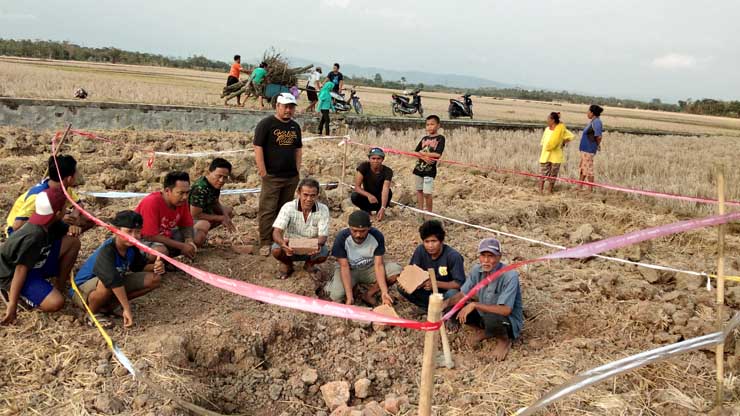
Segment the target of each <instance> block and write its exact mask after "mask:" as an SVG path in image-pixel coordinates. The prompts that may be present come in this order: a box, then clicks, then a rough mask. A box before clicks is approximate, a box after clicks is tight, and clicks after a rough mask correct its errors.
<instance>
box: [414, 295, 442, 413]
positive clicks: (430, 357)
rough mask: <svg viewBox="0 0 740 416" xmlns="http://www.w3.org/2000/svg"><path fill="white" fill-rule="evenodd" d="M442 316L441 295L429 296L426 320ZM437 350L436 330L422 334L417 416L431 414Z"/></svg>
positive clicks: (432, 320)
mask: <svg viewBox="0 0 740 416" xmlns="http://www.w3.org/2000/svg"><path fill="white" fill-rule="evenodd" d="M441 318H442V295H440V294H439V293H434V294H432V295H431V296H429V309H427V321H429V322H439V320H440V319H441ZM436 350H437V331H427V333H426V334H424V355H423V357H422V361H421V389H420V390H419V416H431V414H432V393H434V367H435V362H434V357H435V356H436Z"/></svg>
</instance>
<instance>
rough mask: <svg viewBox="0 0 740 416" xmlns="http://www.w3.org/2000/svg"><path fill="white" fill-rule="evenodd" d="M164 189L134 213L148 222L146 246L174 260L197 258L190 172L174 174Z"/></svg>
mask: <svg viewBox="0 0 740 416" xmlns="http://www.w3.org/2000/svg"><path fill="white" fill-rule="evenodd" d="M163 185H164V189H163V190H161V191H155V192H152V193H151V194H149V195H147V196H146V197H144V199H142V200H141V202H139V205H138V206H137V207H136V209H135V210H134V211H136V212H137V213H139V214H140V215H141V216H142V218H143V219H144V225H143V227H142V229H141V236H142V237H143V238H144V240H145V242H144V244H146V245H148V246H150V247H152V248H154V249H157V247H158V246H160V245H164V247H163V250H162V252H163V253H164V254H167V255H169V256H171V257H175V256H178V255H180V254H183V255H185V256H187V257H188V258H190V259H193V258H195V254H196V253H197V251H198V247H197V246H196V244H195V241H194V239H193V217H192V215H191V214H190V208H189V206H188V194H189V193H190V176H189V175H188V174H187V172H170V173H168V174H167V176H165V178H164V183H163Z"/></svg>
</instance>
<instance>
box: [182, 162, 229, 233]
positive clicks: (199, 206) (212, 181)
mask: <svg viewBox="0 0 740 416" xmlns="http://www.w3.org/2000/svg"><path fill="white" fill-rule="evenodd" d="M229 175H231V163H229V161H227V160H226V159H222V158H220V157H217V158H215V159H213V161H212V162H211V165H210V166H209V167H208V173H207V174H206V175H204V176H201V177H200V178H199V179H198V180H196V181H195V182H193V185H192V186H191V187H190V196H189V201H188V202H189V203H190V214H191V215H192V216H193V221H195V225H194V226H193V230H194V231H195V236H194V238H193V241H194V242H195V245H197V246H198V247H200V246H202V245H203V244H204V243H205V242H206V238H207V236H208V231H210V230H212V229H214V228H216V227H218V226H219V225H223V226H224V227H226V229H227V230H228V231H230V232H234V231H236V227H234V224H233V223H232V222H231V218H232V217H233V215H234V212H233V210H232V208H231V207H227V206H225V205H223V204H222V203H221V188H223V186H224V185H225V184H226V181H227V180H228V179H229Z"/></svg>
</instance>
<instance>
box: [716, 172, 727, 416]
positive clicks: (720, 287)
mask: <svg viewBox="0 0 740 416" xmlns="http://www.w3.org/2000/svg"><path fill="white" fill-rule="evenodd" d="M717 194H718V201H719V204H718V205H717V206H718V209H719V215H724V213H725V170H724V167H723V166H720V167H719V169H718V172H717ZM724 303H725V225H724V224H722V225H720V226H719V236H718V239H717V328H719V331H722V324H723V322H724V317H723V316H722V308H723V306H724ZM715 359H716V365H717V397H716V405H717V406H718V407H720V408H721V407H722V402H723V401H724V379H725V368H724V364H725V343H724V340H723V341H722V342H720V343H719V344H717V351H716V352H715Z"/></svg>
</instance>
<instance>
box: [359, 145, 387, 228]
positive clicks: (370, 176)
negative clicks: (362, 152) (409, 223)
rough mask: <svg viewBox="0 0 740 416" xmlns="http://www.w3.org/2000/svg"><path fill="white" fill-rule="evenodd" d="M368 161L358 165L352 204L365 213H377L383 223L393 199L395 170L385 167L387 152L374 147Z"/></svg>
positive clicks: (369, 153) (377, 217)
mask: <svg viewBox="0 0 740 416" xmlns="http://www.w3.org/2000/svg"><path fill="white" fill-rule="evenodd" d="M367 159H368V160H367V161H366V162H361V163H360V164H359V165H357V173H356V174H355V190H354V192H352V195H351V199H352V203H353V204H354V205H355V206H356V207H357V208H359V209H361V210H363V211H365V212H372V211H376V212H377V216H376V219H377V220H378V221H382V220H383V217H384V216H385V210H386V208H387V207H388V206H389V205H390V203H391V199H392V198H393V192H392V191H391V180H393V169H391V168H389V167H388V166H385V165H384V164H383V161H385V152H384V151H383V149H381V148H379V147H373V148H372V149H370V152H368V154H367Z"/></svg>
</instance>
